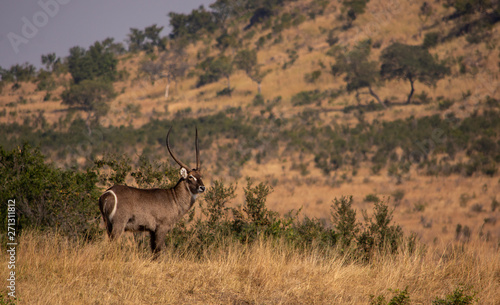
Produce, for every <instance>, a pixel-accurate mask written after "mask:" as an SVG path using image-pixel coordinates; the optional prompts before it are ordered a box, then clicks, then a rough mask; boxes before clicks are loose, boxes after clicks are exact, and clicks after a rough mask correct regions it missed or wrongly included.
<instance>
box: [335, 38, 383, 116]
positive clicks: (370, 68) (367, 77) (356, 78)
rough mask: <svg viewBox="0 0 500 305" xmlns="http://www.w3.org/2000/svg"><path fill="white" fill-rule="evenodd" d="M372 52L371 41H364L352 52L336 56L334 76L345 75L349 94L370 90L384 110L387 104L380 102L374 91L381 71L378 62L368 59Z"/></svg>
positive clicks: (357, 94)
mask: <svg viewBox="0 0 500 305" xmlns="http://www.w3.org/2000/svg"><path fill="white" fill-rule="evenodd" d="M370 51H371V41H370V40H364V41H361V42H360V43H358V44H357V45H356V46H355V47H354V48H353V49H352V50H351V51H350V52H345V53H344V52H339V53H337V55H336V56H335V64H334V65H332V74H333V75H339V74H345V77H344V80H345V81H346V83H347V91H348V92H353V91H355V92H356V97H358V96H359V90H360V89H363V88H367V89H368V93H369V94H370V95H371V96H373V97H374V98H375V99H376V100H377V102H378V103H379V104H380V105H382V106H383V107H384V108H385V107H386V106H385V104H384V103H383V102H382V101H381V100H380V98H379V97H378V95H377V94H376V93H375V91H374V90H373V87H374V86H377V84H378V83H379V70H378V65H377V62H375V61H370V60H369V59H368V57H369V56H370Z"/></svg>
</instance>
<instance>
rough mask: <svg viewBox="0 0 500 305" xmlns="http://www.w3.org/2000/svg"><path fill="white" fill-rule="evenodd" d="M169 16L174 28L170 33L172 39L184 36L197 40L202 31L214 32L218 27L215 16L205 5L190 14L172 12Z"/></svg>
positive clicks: (171, 25)
mask: <svg viewBox="0 0 500 305" xmlns="http://www.w3.org/2000/svg"><path fill="white" fill-rule="evenodd" d="M168 16H169V19H170V20H169V22H170V27H171V28H172V31H171V33H170V38H172V39H176V38H180V37H184V38H188V39H192V40H196V39H198V37H199V33H200V32H202V31H206V32H208V33H213V32H214V31H215V30H216V29H217V22H216V21H215V16H214V15H213V14H212V13H211V12H208V11H206V10H205V8H204V7H203V5H201V6H200V7H199V8H198V9H194V10H192V11H191V13H190V14H189V15H185V14H178V13H174V12H170V13H169V14H168Z"/></svg>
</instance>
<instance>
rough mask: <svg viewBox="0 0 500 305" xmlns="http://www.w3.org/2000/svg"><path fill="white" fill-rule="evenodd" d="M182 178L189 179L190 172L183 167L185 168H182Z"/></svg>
mask: <svg viewBox="0 0 500 305" xmlns="http://www.w3.org/2000/svg"><path fill="white" fill-rule="evenodd" d="M181 177H182V178H183V179H187V177H188V171H187V169H185V168H184V167H183V168H181Z"/></svg>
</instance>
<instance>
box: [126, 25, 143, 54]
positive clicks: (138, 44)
mask: <svg viewBox="0 0 500 305" xmlns="http://www.w3.org/2000/svg"><path fill="white" fill-rule="evenodd" d="M145 39H146V34H145V33H144V31H142V30H139V29H136V28H130V33H128V34H127V42H128V50H129V51H130V52H137V51H140V50H142V46H143V45H144V40H145Z"/></svg>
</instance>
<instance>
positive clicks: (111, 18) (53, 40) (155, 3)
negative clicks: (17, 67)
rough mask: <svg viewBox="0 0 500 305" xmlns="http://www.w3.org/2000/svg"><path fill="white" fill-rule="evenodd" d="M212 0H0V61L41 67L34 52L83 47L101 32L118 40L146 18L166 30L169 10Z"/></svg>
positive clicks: (179, 10)
mask: <svg viewBox="0 0 500 305" xmlns="http://www.w3.org/2000/svg"><path fill="white" fill-rule="evenodd" d="M214 1H215V0H145V1H139V0H30V1H27V0H0V66H1V67H3V68H10V66H12V65H14V64H16V63H19V64H22V63H24V62H29V63H31V64H33V65H35V66H36V67H38V68H39V67H41V66H42V64H41V60H40V57H41V55H43V54H48V53H52V52H55V53H56V55H57V56H59V57H65V56H67V55H68V50H69V49H70V48H71V47H74V46H81V47H84V48H88V47H89V46H90V45H92V44H93V43H94V42H95V41H101V40H104V39H105V38H107V37H113V38H115V42H123V41H124V39H125V38H126V36H127V34H128V33H129V32H130V28H139V29H142V30H143V29H144V28H145V27H147V26H150V25H152V24H155V23H156V24H157V25H158V26H164V27H165V28H164V29H163V31H162V33H161V35H162V36H164V35H166V34H168V33H169V32H170V29H169V28H168V17H167V14H168V13H169V12H177V13H188V12H190V11H191V10H192V9H194V8H198V7H199V6H200V5H201V4H203V5H204V6H205V8H208V6H209V4H210V3H213V2H214Z"/></svg>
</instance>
